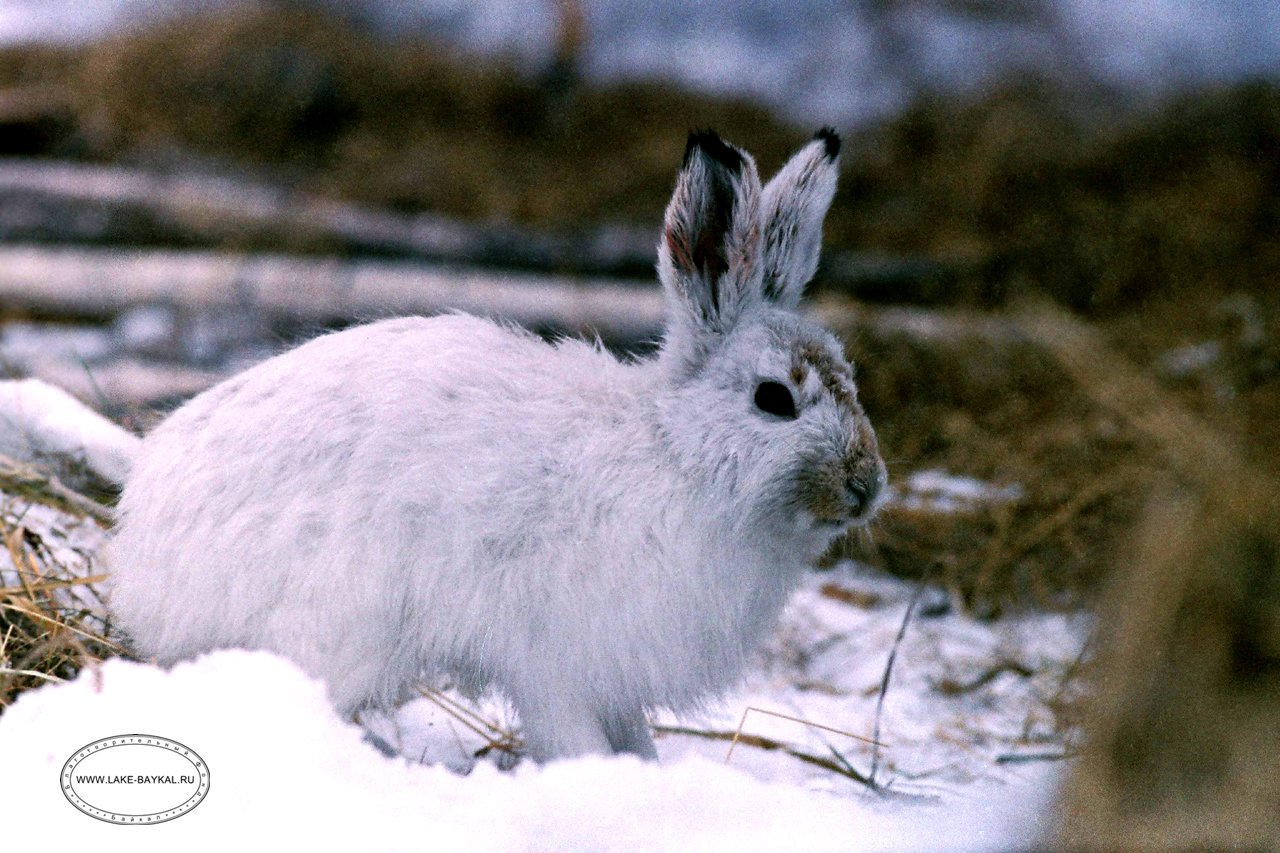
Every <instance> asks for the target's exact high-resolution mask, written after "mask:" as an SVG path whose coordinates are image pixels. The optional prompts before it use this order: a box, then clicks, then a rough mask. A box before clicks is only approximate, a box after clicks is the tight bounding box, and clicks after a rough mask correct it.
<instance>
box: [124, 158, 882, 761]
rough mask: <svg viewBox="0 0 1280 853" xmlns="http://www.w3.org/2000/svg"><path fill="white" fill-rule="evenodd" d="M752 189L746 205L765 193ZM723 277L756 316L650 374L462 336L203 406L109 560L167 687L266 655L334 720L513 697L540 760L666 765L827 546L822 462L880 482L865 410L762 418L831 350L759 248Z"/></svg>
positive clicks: (560, 350)
mask: <svg viewBox="0 0 1280 853" xmlns="http://www.w3.org/2000/svg"><path fill="white" fill-rule="evenodd" d="M802 153H803V152H802ZM744 156H745V155H744ZM828 167H829V168H830V169H831V170H832V174H833V175H834V169H835V165H834V162H832V163H830V164H828ZM716 168H721V166H719V165H718V164H717V163H715V162H713V161H710V160H709V159H708V158H707V157H705V156H703V153H702V152H701V150H700V149H699V150H695V151H693V154H692V157H691V158H687V160H686V166H685V172H684V173H683V176H682V181H683V186H684V189H683V190H682V189H681V188H680V187H679V186H678V188H677V193H676V198H674V199H673V200H672V207H673V209H676V208H679V209H680V210H690V209H694V208H697V207H698V206H699V205H700V204H703V203H704V202H705V201H706V199H705V198H703V197H701V196H699V195H698V193H699V190H698V189H697V188H696V187H694V188H693V189H692V190H689V189H688V186H689V185H690V184H691V183H696V182H692V181H690V180H688V174H689V172H690V171H691V170H694V171H696V170H698V169H703V170H707V169H716ZM741 178H742V182H743V183H745V184H747V187H746V192H747V193H748V194H750V193H752V192H754V193H755V194H756V195H757V196H758V195H759V193H760V191H761V188H760V187H759V186H758V178H756V177H755V175H754V166H753V167H751V170H750V174H749V175H748V174H745V173H744V174H743V175H742V176H741ZM753 181H754V182H755V185H754V186H753V185H751V182H753ZM735 191H736V190H735ZM682 192H684V193H685V194H684V195H682ZM797 203H808V200H804V199H798V200H797ZM672 215H673V214H672V212H671V211H669V213H668V224H669V225H670V220H671V216H672ZM737 215H739V216H750V217H756V218H757V220H758V218H759V217H760V211H759V207H758V204H747V205H740V206H738V208H737ZM702 219H704V220H707V221H708V222H711V221H713V220H714V217H710V218H708V217H702ZM743 226H744V223H743V222H741V221H735V222H734V223H733V225H732V230H733V232H734V233H733V234H732V235H725V234H719V233H708V234H707V235H706V236H708V238H709V239H710V242H709V243H706V245H717V246H721V247H723V246H729V247H730V248H731V249H732V248H733V242H732V241H733V239H739V238H738V237H737V236H735V235H740V234H749V233H750V229H745V228H744V227H743ZM816 227H818V228H820V227H821V217H820V216H819V217H818V219H817V222H816ZM760 230H761V229H759V228H756V229H755V234H756V236H755V237H754V238H753V239H757V240H759V239H760V237H759V235H760ZM811 237H812V235H807V239H811ZM735 251H736V253H737V256H738V260H735V261H733V262H732V263H731V264H730V267H731V269H730V272H729V273H726V277H728V276H730V275H733V276H736V277H737V278H736V279H735V281H739V282H742V281H745V282H748V284H749V285H750V286H752V287H754V288H756V291H755V292H754V293H752V294H751V295H750V296H749V297H744V299H743V300H742V301H740V302H739V309H740V310H738V311H737V315H736V316H735V317H733V318H732V320H731V321H730V320H728V319H726V318H723V317H722V318H714V317H706V316H705V315H704V316H703V321H702V322H700V323H693V322H688V323H685V325H683V326H682V327H681V328H680V330H679V331H680V335H681V336H682V338H681V339H680V340H678V341H672V340H669V341H668V342H667V344H666V345H665V346H664V349H663V351H662V354H661V355H660V356H659V358H658V359H656V360H651V361H641V362H634V363H633V362H623V361H619V360H618V359H616V358H614V357H613V356H612V355H610V354H608V353H607V352H605V351H603V350H602V349H601V348H600V347H598V346H592V345H590V344H587V343H584V342H581V341H576V340H564V341H560V342H558V343H556V344H554V345H549V344H547V343H545V342H543V341H541V340H539V339H537V338H536V337H534V336H532V335H530V334H528V333H526V332H523V331H521V330H518V329H512V328H505V327H502V326H499V325H497V324H495V323H492V322H490V321H487V320H482V319H477V318H475V317H470V316H466V315H460V314H452V315H445V316H440V317H435V318H431V319H421V318H412V319H399V320H390V321H384V322H380V323H374V324H371V325H367V326H363V327H358V328H354V329H350V330H347V331H344V332H341V333H337V334H332V335H328V336H326V337H322V338H319V339H317V340H314V341H311V342H310V343H308V344H306V345H304V346H301V347H299V348H297V349H295V350H293V351H291V352H288V353H286V354H284V355H282V356H279V357H277V358H274V359H271V360H270V361H267V362H264V363H262V364H260V365H258V366H256V367H254V368H253V369H251V370H249V371H247V372H246V373H243V374H241V375H239V376H237V377H234V378H232V379H230V380H228V381H226V382H224V383H222V384H221V385H218V386H217V387H215V388H213V389H211V390H209V391H208V392H206V393H204V394H202V395H200V396H199V397H197V398H195V399H194V400H192V401H191V402H190V403H188V404H187V405H185V406H184V407H182V408H181V409H179V410H178V411H177V412H175V413H174V414H173V415H172V416H171V417H170V418H168V419H167V420H166V421H165V422H164V423H163V424H161V425H160V426H159V427H158V428H157V429H156V430H155V432H154V433H153V434H151V435H150V436H149V437H147V439H146V440H145V441H144V444H143V448H142V451H141V452H140V453H139V454H138V457H137V459H136V462H135V467H134V470H133V474H132V476H131V478H130V481H129V483H128V485H127V486H126V488H125V491H124V494H123V497H122V500H121V503H120V523H119V525H118V532H117V534H116V537H115V539H114V541H113V542H112V544H111V545H110V546H109V548H108V550H107V554H106V559H107V561H108V563H109V567H110V568H111V570H112V571H113V572H114V573H115V591H114V597H113V600H112V606H113V609H114V611H115V613H116V614H117V616H118V618H119V620H120V622H121V623H122V625H123V626H124V628H125V629H126V630H127V631H128V633H129V634H130V636H131V637H132V638H133V640H134V642H135V644H136V646H137V648H138V649H139V651H140V652H141V653H143V654H144V655H150V656H154V657H156V658H157V659H158V660H160V661H161V662H164V663H169V662H172V661H176V660H179V659H183V658H189V657H192V656H194V655H196V654H199V653H201V652H204V651H206V650H209V649H213V648H219V647H229V646H232V647H245V648H264V649H269V650H272V651H275V652H278V653H280V654H283V655H285V656H287V657H289V658H291V659H293V660H294V661H296V662H297V663H299V664H300V665H301V666H302V667H303V668H305V669H306V670H307V671H309V672H311V673H313V674H315V675H317V676H320V677H322V678H324V679H325V681H326V682H327V683H328V686H329V689H330V691H331V694H332V696H333V699H334V701H335V703H336V704H337V705H338V706H339V708H341V709H342V710H344V711H347V712H350V711H353V710H355V709H357V708H359V707H361V706H363V705H367V704H377V703H386V702H392V701H395V700H396V699H397V698H399V697H401V696H402V695H404V694H405V692H406V689H407V688H408V687H409V686H410V685H411V684H412V683H413V682H414V681H416V680H419V679H424V678H425V679H430V678H431V677H433V676H436V675H439V674H442V673H450V674H452V675H453V676H454V677H455V678H457V679H459V680H460V681H461V683H462V684H463V685H464V686H465V687H467V688H470V689H472V690H480V689H482V688H484V687H485V686H487V685H494V686H496V687H498V688H499V689H500V690H501V691H502V692H503V693H504V694H505V695H506V696H507V697H508V698H509V699H510V701H511V702H512V703H513V705H514V706H515V708H516V710H517V712H518V713H519V715H520V717H521V721H522V724H523V728H524V735H525V738H526V740H527V742H528V743H529V746H530V749H531V751H532V753H533V755H534V756H535V757H536V758H538V759H540V760H546V759H550V758H554V757H559V756H567V755H573V754H578V753H583V752H608V751H626V752H634V753H637V754H640V755H644V756H648V757H653V756H654V755H655V753H654V749H653V743H652V739H651V736H650V733H649V730H648V726H647V724H646V722H645V712H646V711H647V710H650V709H653V708H657V707H669V708H673V709H677V710H679V709H687V708H691V707H695V706H697V705H698V704H699V703H700V702H701V701H703V700H704V699H705V697H706V696H708V695H709V694H713V693H715V692H716V691H720V690H723V689H725V688H726V687H728V686H730V685H731V684H732V683H733V682H734V680H735V679H736V678H737V677H738V675H739V673H740V671H741V669H742V667H743V664H744V662H745V659H746V657H747V655H748V654H749V652H750V651H751V650H752V648H753V647H754V646H755V645H756V644H757V642H758V641H759V640H760V638H761V636H762V635H763V634H764V633H765V632H766V631H767V630H769V628H770V627H771V626H772V624H773V622H774V620H775V619H776V617H777V614H778V612H779V611H780V609H781V608H782V606H783V604H784V603H785V601H786V598H787V595H788V592H789V591H790V589H791V588H792V586H793V584H794V583H795V582H796V580H797V579H798V576H799V571H800V567H801V565H802V564H803V562H804V561H805V560H806V559H808V558H811V557H813V556H816V555H817V554H819V553H821V551H822V550H824V549H825V547H826V546H827V545H828V543H829V542H830V540H831V538H832V537H833V536H834V535H836V534H837V533H839V532H840V528H839V526H838V525H837V526H833V525H832V524H831V523H830V522H818V521H815V520H814V519H813V518H812V516H810V515H806V512H807V511H806V510H805V509H804V507H803V506H799V505H798V504H797V499H796V495H797V487H796V485H795V484H796V482H797V478H799V477H802V476H804V475H805V473H806V472H808V471H810V470H812V469H813V467H814V466H815V465H823V464H826V465H833V464H836V463H835V462H833V461H832V457H833V454H834V456H835V457H839V459H840V460H844V461H843V462H841V463H840V464H845V465H846V467H847V470H849V471H851V472H853V471H857V472H862V474H865V475H866V476H867V477H870V478H871V479H873V480H874V481H875V482H874V487H875V489H877V490H878V489H879V488H881V487H882V486H883V480H884V477H883V465H882V464H881V463H880V461H879V458H878V456H876V455H875V452H874V449H873V450H872V451H871V453H870V455H868V454H867V453H865V452H862V455H861V456H858V458H857V459H854V458H853V456H852V455H851V454H853V451H852V450H851V448H852V447H853V442H854V439H855V438H856V437H858V436H862V440H863V446H864V448H865V443H866V440H867V437H868V436H870V427H869V426H868V425H867V424H866V421H865V417H864V416H863V415H862V414H861V410H860V409H859V410H856V411H854V410H850V409H849V407H848V406H847V405H846V406H841V405H840V404H838V403H837V402H836V401H835V400H834V399H833V398H832V397H831V396H830V395H829V394H826V393H825V392H824V391H823V390H822V387H821V384H820V383H813V382H809V383H807V384H806V385H805V387H804V388H796V389H795V394H796V399H797V405H798V407H799V408H800V410H801V411H800V416H799V417H797V418H796V419H795V420H788V419H783V418H779V417H776V416H774V415H768V414H765V413H763V412H762V411H760V410H759V409H757V408H756V407H755V406H754V405H753V403H752V393H753V389H754V388H755V385H756V383H757V382H759V381H761V380H762V379H766V378H776V379H778V380H779V381H782V382H788V381H789V380H788V379H787V378H786V377H787V371H788V365H789V364H790V363H791V361H792V358H793V356H792V355H791V354H792V353H793V352H794V351H795V349H796V347H797V346H798V345H799V344H800V343H802V342H805V341H810V342H812V341H816V342H818V343H819V344H820V345H822V346H825V347H832V346H835V344H834V340H833V339H832V338H831V337H830V336H829V335H828V334H827V333H825V332H823V331H822V330H821V329H818V328H817V327H815V326H813V325H811V324H810V323H808V322H806V321H804V320H802V319H800V318H799V317H798V316H796V315H795V314H794V313H792V312H790V311H788V310H783V309H780V308H778V307H776V306H774V305H772V304H770V303H769V302H768V300H766V299H764V298H763V297H762V296H760V294H759V290H760V288H761V286H762V285H761V278H762V276H761V273H760V271H759V270H758V269H757V270H745V269H741V268H738V269H734V268H732V264H733V263H753V264H756V265H757V266H759V264H760V263H761V260H760V254H761V249H760V247H759V246H756V247H755V248H754V251H745V252H744V251H741V250H735ZM687 272H688V271H684V270H680V269H678V268H675V267H673V266H672V265H671V264H670V263H669V262H668V263H666V264H665V266H664V268H663V271H662V278H663V284H664V286H665V287H666V288H667V292H668V297H669V299H672V300H681V299H683V300H689V299H700V300H702V302H703V303H704V304H710V303H708V302H707V299H706V295H705V293H702V294H700V295H699V294H698V293H697V289H698V288H700V287H703V288H704V287H715V286H718V284H719V282H717V281H705V280H697V276H690V275H688V274H687ZM752 281H754V284H750V282H752ZM712 301H714V300H712ZM722 304H723V303H722ZM688 307H689V306H688V304H687V303H685V304H684V306H683V309H682V310H684V314H683V316H684V317H691V316H694V313H695V312H693V311H692V310H688ZM673 347H684V348H687V349H688V350H689V352H688V353H685V354H684V355H681V356H680V357H679V360H680V364H681V367H680V368H679V369H672V368H671V359H672V358H673V356H672V351H673ZM695 351H696V357H695V356H692V355H690V354H691V353H693V352H695ZM686 356H688V357H686ZM871 440H872V441H873V439H871ZM863 457H866V458H863ZM855 462H856V465H855ZM850 466H852V467H850ZM859 466H860V467H859ZM842 470H844V469H842ZM864 509H865V508H864ZM869 511H870V510H869V509H867V512H869ZM865 517H866V512H864V513H863V515H862V516H861V518H865ZM847 520H848V521H850V522H852V521H854V520H858V519H856V518H855V517H854V516H853V515H850V518H849V519H847Z"/></svg>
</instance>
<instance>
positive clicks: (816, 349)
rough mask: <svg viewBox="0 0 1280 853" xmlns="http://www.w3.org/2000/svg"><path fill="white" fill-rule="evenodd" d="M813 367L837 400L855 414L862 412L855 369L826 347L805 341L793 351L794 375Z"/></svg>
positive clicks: (824, 385)
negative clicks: (855, 380) (855, 379)
mask: <svg viewBox="0 0 1280 853" xmlns="http://www.w3.org/2000/svg"><path fill="white" fill-rule="evenodd" d="M806 367H808V368H812V369H813V370H816V371H817V372H818V378H819V379H821V380H822V385H823V387H824V388H826V389H827V392H828V393H830V394H831V396H832V397H834V398H835V401H836V402H837V403H839V404H840V405H841V406H844V407H845V408H846V409H848V410H849V411H850V412H852V413H853V414H855V415H861V414H862V407H861V406H859V405H858V394H857V386H855V385H854V384H853V369H852V368H851V367H849V366H848V365H847V364H844V363H842V362H841V361H837V360H836V358H835V357H834V356H832V355H831V353H830V352H828V351H827V350H826V348H825V347H823V346H821V345H820V344H816V343H803V344H800V345H799V346H798V347H796V349H795V351H794V352H793V353H792V375H793V376H794V375H795V371H796V370H803V369H804V368H806Z"/></svg>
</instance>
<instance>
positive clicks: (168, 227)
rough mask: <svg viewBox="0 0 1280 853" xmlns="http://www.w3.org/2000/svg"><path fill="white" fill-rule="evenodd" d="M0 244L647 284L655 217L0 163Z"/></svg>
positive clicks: (887, 286)
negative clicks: (462, 208) (595, 215)
mask: <svg viewBox="0 0 1280 853" xmlns="http://www.w3.org/2000/svg"><path fill="white" fill-rule="evenodd" d="M0 243H40V244H56V245H89V246H126V245H134V246H143V247H149V248H230V249H234V250H239V251H272V252H291V253H295V254H296V253H302V254H309V255H319V256H325V255H330V256H375V257H383V258H398V259H406V260H408V259H412V260H425V261H436V262H447V263H452V264H459V265H465V266H475V267H483V268H488V269H504V270H508V269H509V270H520V271H525V272H553V273H563V274H570V275H581V276H593V277H615V278H637V279H642V278H644V279H652V277H653V268H654V263H655V260H656V255H657V250H656V246H657V244H658V229H657V227H656V223H655V226H654V227H652V228H636V227H629V226H623V225H606V226H601V227H598V228H594V229H590V230H586V231H582V232H578V233H550V232H544V231H536V230H534V229H530V228H523V227H520V226H516V225H511V224H503V225H498V224H474V223H464V222H460V221H457V220H454V219H450V218H448V217H444V216H438V215H433V214H415V215H407V214H400V213H395V212H392V211H387V210H380V209H375V208H369V207H365V206H361V205H357V204H350V203H345V202H338V201H333V200H331V199H326V198H322V197H320V196H316V195H314V194H311V193H308V192H305V191H301V190H297V189H292V188H289V187H285V186H277V185H271V184H268V183H263V182H253V181H248V180H243V179H237V178H230V177H227V176H225V175H209V174H199V173H193V172H158V171H145V170H140V169H128V168H122V167H118V166H97V165H90V164H83V163H69V162H60V161H40V160H5V161H0ZM961 272H963V271H958V270H953V269H952V268H951V267H948V266H946V265H943V264H940V263H938V262H936V261H932V260H930V259H927V258H916V257H899V256H894V255H884V254H876V253H864V252H843V253H835V254H831V255H829V256H828V257H827V258H826V260H825V262H824V265H823V269H822V272H821V273H820V274H819V276H818V279H817V280H816V282H815V288H816V289H819V290H823V289H830V290H836V291H841V292H847V293H850V294H852V295H855V296H857V297H858V298H862V299H869V300H871V301H877V302H910V303H914V304H940V303H945V302H946V301H947V300H946V294H947V292H948V290H949V288H950V283H951V282H952V281H954V279H955V277H956V276H957V275H958V274H960V273H961Z"/></svg>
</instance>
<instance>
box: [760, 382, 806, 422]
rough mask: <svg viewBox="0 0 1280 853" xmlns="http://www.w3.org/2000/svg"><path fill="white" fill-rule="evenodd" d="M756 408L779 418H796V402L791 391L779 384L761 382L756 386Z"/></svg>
mask: <svg viewBox="0 0 1280 853" xmlns="http://www.w3.org/2000/svg"><path fill="white" fill-rule="evenodd" d="M756 407H757V408H758V409H760V411H762V412H768V413H769V414H771V415H777V416H778V417H781V418H794V417H795V416H796V401H795V400H794V399H792V397H791V390H790V389H789V388H787V386H786V385H783V384H782V383H781V382H761V383H760V384H759V385H757V386H756Z"/></svg>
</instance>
